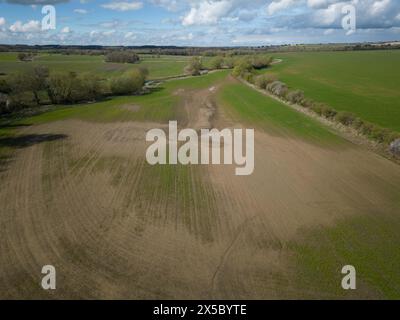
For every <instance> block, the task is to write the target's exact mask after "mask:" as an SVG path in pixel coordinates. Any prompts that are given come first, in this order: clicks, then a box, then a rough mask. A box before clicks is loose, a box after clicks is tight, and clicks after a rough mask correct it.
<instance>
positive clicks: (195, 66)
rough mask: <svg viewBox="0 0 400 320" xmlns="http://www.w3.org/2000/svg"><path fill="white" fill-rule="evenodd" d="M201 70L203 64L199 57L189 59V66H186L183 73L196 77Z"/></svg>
mask: <svg viewBox="0 0 400 320" xmlns="http://www.w3.org/2000/svg"><path fill="white" fill-rule="evenodd" d="M202 69H203V64H202V62H201V58H200V57H193V58H192V59H190V62H189V64H188V65H187V66H186V68H185V71H186V73H187V74H190V75H192V76H198V75H200V73H201V70H202Z"/></svg>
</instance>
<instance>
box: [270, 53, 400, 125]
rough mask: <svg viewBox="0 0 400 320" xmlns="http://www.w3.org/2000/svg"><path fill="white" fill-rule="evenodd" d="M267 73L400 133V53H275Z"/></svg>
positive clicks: (334, 106) (313, 97) (339, 109)
mask: <svg viewBox="0 0 400 320" xmlns="http://www.w3.org/2000/svg"><path fill="white" fill-rule="evenodd" d="M275 57H276V58H279V59H282V60H283V61H282V63H279V64H276V65H274V66H273V68H272V69H271V70H270V71H268V72H270V73H273V74H276V75H277V77H278V78H279V79H280V80H282V81H283V82H285V83H287V84H288V85H289V86H290V87H292V88H296V89H301V90H303V91H304V92H305V95H306V97H309V98H312V99H314V100H315V101H318V102H324V103H326V104H328V105H329V106H331V107H333V108H334V109H336V110H338V111H349V112H352V113H354V114H356V115H357V116H358V117H360V118H361V119H363V120H366V121H369V122H371V123H374V124H377V125H379V126H381V127H385V128H389V129H391V130H394V131H397V132H400V90H399V88H400V64H399V61H400V51H399V50H396V51H395V50H393V51H390V50H387V51H361V52H360V51H349V52H304V53H301V52H296V53H281V54H276V55H275Z"/></svg>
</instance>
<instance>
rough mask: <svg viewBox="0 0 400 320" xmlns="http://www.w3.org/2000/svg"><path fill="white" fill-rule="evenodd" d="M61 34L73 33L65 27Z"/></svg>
mask: <svg viewBox="0 0 400 320" xmlns="http://www.w3.org/2000/svg"><path fill="white" fill-rule="evenodd" d="M60 32H61V33H70V32H71V29H70V28H69V27H64V28H62V29H61V31H60Z"/></svg>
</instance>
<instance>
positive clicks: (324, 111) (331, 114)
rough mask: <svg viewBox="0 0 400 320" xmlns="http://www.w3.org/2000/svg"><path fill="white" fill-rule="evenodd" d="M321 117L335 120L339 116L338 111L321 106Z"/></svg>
mask: <svg viewBox="0 0 400 320" xmlns="http://www.w3.org/2000/svg"><path fill="white" fill-rule="evenodd" d="M321 115H322V116H324V117H325V118H327V119H333V118H335V116H336V115H337V111H336V110H335V109H332V108H331V107H329V106H327V105H322V106H321Z"/></svg>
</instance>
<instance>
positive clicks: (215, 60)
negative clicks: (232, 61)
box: [210, 56, 224, 70]
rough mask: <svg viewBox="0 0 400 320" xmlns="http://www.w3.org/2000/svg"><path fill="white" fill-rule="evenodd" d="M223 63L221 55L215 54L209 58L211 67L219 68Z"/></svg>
mask: <svg viewBox="0 0 400 320" xmlns="http://www.w3.org/2000/svg"><path fill="white" fill-rule="evenodd" d="M223 63H224V59H223V58H222V57H221V56H217V57H214V58H212V59H211V61H210V66H211V69H214V70H216V69H221V68H222V66H223Z"/></svg>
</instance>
